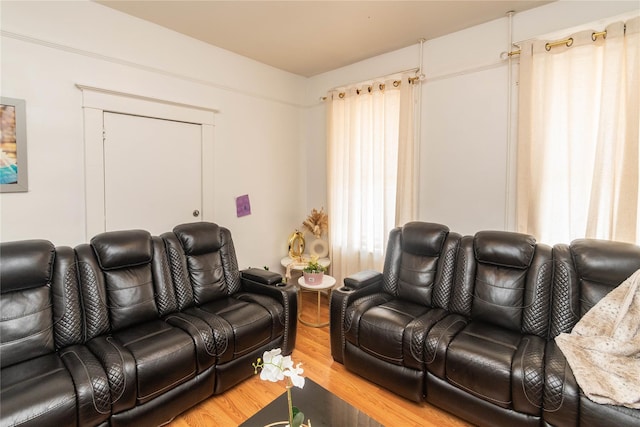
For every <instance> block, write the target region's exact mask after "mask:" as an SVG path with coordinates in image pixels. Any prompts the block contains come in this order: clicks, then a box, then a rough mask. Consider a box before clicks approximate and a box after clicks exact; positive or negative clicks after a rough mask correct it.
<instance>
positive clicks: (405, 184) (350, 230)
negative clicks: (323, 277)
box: [327, 76, 416, 279]
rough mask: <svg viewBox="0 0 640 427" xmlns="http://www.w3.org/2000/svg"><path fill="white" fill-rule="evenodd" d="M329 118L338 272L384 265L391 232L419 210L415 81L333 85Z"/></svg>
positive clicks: (331, 228)
mask: <svg viewBox="0 0 640 427" xmlns="http://www.w3.org/2000/svg"><path fill="white" fill-rule="evenodd" d="M327 118H328V120H327V137H328V141H327V144H328V159H327V168H328V171H327V177H328V193H329V194H328V196H329V207H328V208H329V209H328V210H329V236H330V240H331V257H332V269H333V274H334V275H335V276H336V277H338V278H340V279H341V278H343V277H344V276H346V275H349V274H352V273H355V272H358V271H361V270H363V269H376V270H378V271H380V270H382V266H383V263H384V259H383V257H384V250H385V248H386V242H387V238H388V235H389V232H390V231H391V229H392V228H393V227H395V226H396V224H403V223H404V222H406V221H408V220H410V219H413V218H414V216H415V212H414V209H415V206H416V200H415V199H416V198H415V195H414V188H415V185H414V182H415V179H414V170H415V168H414V158H415V156H414V133H413V85H412V84H410V80H409V78H408V76H403V78H402V79H401V80H395V81H394V80H391V81H386V82H384V83H379V82H375V83H372V84H371V85H363V86H360V87H357V86H354V87H350V88H347V89H346V90H344V91H341V92H340V91H333V92H330V93H329V95H328V96H327ZM398 165H402V166H401V167H399V166H398Z"/></svg>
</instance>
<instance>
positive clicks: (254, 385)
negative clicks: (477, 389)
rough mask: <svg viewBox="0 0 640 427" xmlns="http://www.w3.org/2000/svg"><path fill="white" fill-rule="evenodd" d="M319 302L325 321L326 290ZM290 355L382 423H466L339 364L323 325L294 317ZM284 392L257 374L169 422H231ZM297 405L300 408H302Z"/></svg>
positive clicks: (200, 426)
mask: <svg viewBox="0 0 640 427" xmlns="http://www.w3.org/2000/svg"><path fill="white" fill-rule="evenodd" d="M303 298H304V300H303V304H304V305H303V318H304V319H305V320H308V321H311V322H314V321H315V320H316V319H315V307H316V304H317V302H316V301H317V300H316V299H315V294H312V293H304V294H303ZM321 308H322V313H323V314H322V316H323V317H322V318H321V320H324V321H326V320H328V310H329V309H328V302H327V300H326V296H323V298H322V307H321ZM292 358H293V361H294V362H295V363H298V362H302V368H304V370H305V371H304V374H303V375H304V376H305V377H308V378H311V379H312V380H313V381H315V382H316V383H318V384H320V385H321V386H322V387H324V388H326V389H327V390H329V391H331V392H332V393H334V394H335V395H337V396H339V397H340V398H342V399H343V400H345V401H347V402H349V403H350V404H351V405H353V406H355V407H357V408H358V409H360V410H361V411H363V412H365V413H366V414H368V415H369V416H371V417H372V418H374V419H375V420H377V421H378V422H380V423H382V424H383V425H385V426H387V427H395V426H402V427H410V426H416V427H417V426H420V427H429V426H434V427H435V426H438V427H454V426H455V427H458V426H470V424H468V423H466V422H463V421H461V420H460V419H458V418H456V417H454V416H453V415H451V414H449V413H447V412H444V411H441V410H439V409H437V408H435V407H433V406H431V405H429V404H428V403H422V404H417V403H414V402H411V401H409V400H406V399H404V398H402V397H399V396H397V395H395V394H393V393H391V392H389V391H387V390H385V389H382V388H380V387H378V386H376V385H375V384H373V383H371V382H369V381H367V380H365V379H363V378H361V377H359V376H356V375H354V374H352V373H350V372H348V371H346V370H345V368H344V366H343V365H342V364H340V363H338V362H334V361H333V359H332V358H331V348H330V344H329V327H328V326H326V327H323V328H311V327H308V326H304V325H303V324H301V323H300V322H298V336H297V339H296V348H295V350H294V351H293V354H292ZM283 392H284V386H283V384H281V383H271V382H268V381H262V380H260V378H259V376H258V375H256V376H254V377H252V378H250V379H248V380H246V381H244V382H242V383H241V384H239V385H237V386H236V387H234V388H232V389H231V390H228V391H226V392H225V393H223V394H221V395H218V396H213V397H211V398H209V399H207V400H206V401H204V402H202V403H201V404H199V405H198V406H195V407H193V408H192V409H190V410H189V411H187V412H185V413H183V414H181V415H179V416H178V417H176V418H175V419H174V421H173V422H171V423H170V424H169V425H170V426H172V427H205V426H207V427H209V426H215V427H235V426H237V425H238V424H240V423H242V422H244V421H246V420H247V419H248V418H250V417H251V416H252V415H253V414H255V413H256V412H258V411H259V410H260V409H261V408H263V407H265V406H266V405H267V404H269V403H270V402H271V401H272V400H273V399H275V398H276V397H278V396H279V395H280V394H282V393H283ZM294 405H295V402H294ZM300 409H301V410H302V411H303V412H304V408H300ZM285 416H286V414H285ZM311 422H312V423H313V420H311ZM336 427H350V426H336Z"/></svg>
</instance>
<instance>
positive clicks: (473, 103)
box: [304, 1, 640, 234]
mask: <svg viewBox="0 0 640 427" xmlns="http://www.w3.org/2000/svg"><path fill="white" fill-rule="evenodd" d="M639 11H640V6H639V4H638V2H636V1H627V2H616V1H587V2H584V1H560V2H555V3H551V4H548V5H545V6H541V7H538V8H536V9H532V10H530V11H527V12H523V13H520V14H516V15H514V17H513V27H512V28H513V40H514V41H520V40H525V39H529V38H534V37H542V36H544V35H549V34H551V33H559V34H565V35H566V34H567V31H568V30H570V29H572V28H574V27H577V26H581V25H583V24H587V23H591V24H593V25H594V26H595V29H596V30H601V29H602V28H604V22H605V21H606V20H607V19H608V18H610V17H618V16H619V15H629V14H630V13H631V14H638V13H639ZM508 30H509V20H508V18H507V16H506V11H505V17H504V18H501V19H498V20H495V21H492V22H489V23H486V24H482V25H478V26H475V27H472V28H469V29H466V30H463V31H459V32H456V33H453V34H449V35H446V36H444V37H440V38H437V39H433V40H428V41H427V42H426V43H425V45H424V60H423V65H424V73H425V74H426V76H427V80H426V82H424V83H423V84H422V87H421V89H420V90H421V97H422V109H421V117H420V120H421V126H422V129H421V139H420V202H419V218H418V219H420V220H424V221H433V222H441V223H443V224H446V225H448V226H449V227H450V228H451V229H452V230H455V231H457V232H459V233H462V234H472V233H475V232H476V231H478V230H486V229H507V230H509V229H514V219H513V216H514V204H515V196H514V193H513V188H514V178H515V174H514V170H513V169H514V168H513V160H514V157H515V149H516V146H515V140H514V141H513V142H512V146H511V150H509V146H508V140H509V138H508V135H509V123H508V116H509V114H508V113H509V108H508V106H509V96H508V93H509V85H508V82H509V78H508V77H509V72H508V71H509V70H508V66H507V62H505V61H503V60H501V59H500V54H501V52H505V51H507V50H510V49H509V40H508V33H509V32H508ZM418 62H419V45H418V44H416V45H414V46H409V47H407V48H405V49H401V50H398V51H395V52H391V53H389V54H386V55H381V56H378V57H375V58H370V59H367V60H365V61H362V62H359V63H357V64H353V65H351V66H348V67H344V68H341V69H338V70H333V71H330V72H328V73H324V74H322V75H319V76H315V77H313V78H311V79H310V80H309V82H308V83H307V95H306V101H305V102H306V103H307V105H308V108H307V110H306V112H305V115H304V118H305V127H308V128H315V129H317V131H316V132H315V133H314V134H313V135H309V137H308V140H307V142H308V145H309V146H308V147H307V151H308V154H307V157H308V158H310V157H311V153H322V152H323V150H324V147H325V143H324V141H325V134H324V132H323V131H322V126H324V121H325V115H324V106H323V105H322V103H320V102H319V101H318V99H319V98H320V97H321V96H323V95H324V94H325V93H326V91H327V90H328V89H330V88H334V87H340V86H344V85H347V84H350V83H356V82H360V81H365V80H369V79H372V78H375V77H378V76H384V75H388V74H392V73H395V72H398V71H402V70H407V69H411V68H414V67H417V66H418V65H419V64H418ZM515 68H516V67H515V66H514V69H515ZM514 75H517V69H515V73H514ZM515 80H516V79H515V78H514V81H513V86H512V87H513V95H512V96H513V97H515V95H516V94H517V86H516V82H515ZM512 104H513V108H514V110H512V111H514V112H515V106H516V103H515V102H512ZM515 118H516V115H515V114H514V115H513V120H514V121H515ZM512 123H515V122H512ZM320 124H322V126H321V125H320ZM512 140H513V138H512ZM509 153H511V157H510V158H509ZM316 158H319V159H321V157H320V156H319V155H318V156H316ZM325 161H326V160H325ZM508 165H511V166H510V167H509V166H508ZM323 182H324V181H323V180H313V181H312V180H310V181H309V182H308V183H307V194H316V193H321V192H322V190H323V188H322V187H321V185H322V183H323ZM307 203H308V208H309V209H310V208H311V207H314V206H317V205H322V204H324V205H326V200H321V199H320V198H319V197H314V198H311V197H307Z"/></svg>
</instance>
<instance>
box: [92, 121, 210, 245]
mask: <svg viewBox="0 0 640 427" xmlns="http://www.w3.org/2000/svg"><path fill="white" fill-rule="evenodd" d="M103 120H104V199H105V201H104V206H105V228H106V230H107V231H109V230H123V229H132V228H141V229H144V230H148V231H149V232H150V233H151V234H153V235H158V234H161V233H164V232H166V231H171V230H172V229H173V227H174V226H176V225H177V224H181V223H185V222H193V221H200V220H201V218H202V215H201V211H202V126H201V125H198V124H192V123H184V122H177V121H172V120H164V119H155V118H149V117H140V116H134V115H128V114H119V113H109V112H104V117H103ZM196 214H197V216H196Z"/></svg>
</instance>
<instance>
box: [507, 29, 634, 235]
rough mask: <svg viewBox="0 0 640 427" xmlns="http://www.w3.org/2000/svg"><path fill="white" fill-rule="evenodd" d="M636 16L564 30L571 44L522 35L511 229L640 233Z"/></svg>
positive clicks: (552, 232) (548, 232)
mask: <svg viewBox="0 0 640 427" xmlns="http://www.w3.org/2000/svg"><path fill="white" fill-rule="evenodd" d="M639 24H640V19H639V18H634V19H632V20H630V21H628V22H627V23H626V34H625V24H624V23H615V24H612V25H610V26H608V27H607V28H606V36H603V35H600V36H597V35H595V34H594V32H593V31H584V32H580V33H577V34H573V35H571V36H570V39H572V42H570V43H569V44H571V46H566V45H562V46H555V47H550V48H548V50H547V47H546V42H545V41H533V42H527V43H524V44H523V45H522V47H521V54H520V90H519V107H518V108H519V113H518V114H519V119H518V172H517V227H518V231H522V232H525V233H530V234H533V235H534V236H536V238H537V239H538V240H540V241H543V242H547V243H556V242H569V241H571V240H572V239H574V238H579V237H590V238H601V239H610V240H621V241H628V242H640V226H639V216H638V212H639V209H638V203H639V197H638V187H639V186H640V181H639V175H638V166H639V163H640V156H639V151H638V150H639V133H638V132H639V129H640V112H639V97H640V85H639V82H638V80H639V76H640V68H639V61H640V33H639ZM593 39H595V41H594V40H593Z"/></svg>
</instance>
